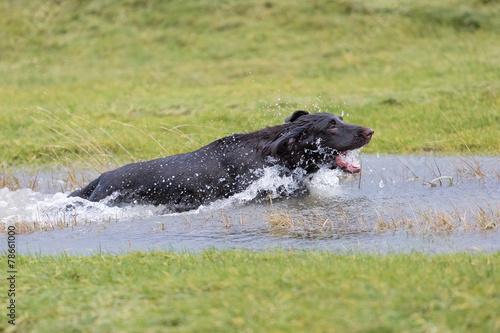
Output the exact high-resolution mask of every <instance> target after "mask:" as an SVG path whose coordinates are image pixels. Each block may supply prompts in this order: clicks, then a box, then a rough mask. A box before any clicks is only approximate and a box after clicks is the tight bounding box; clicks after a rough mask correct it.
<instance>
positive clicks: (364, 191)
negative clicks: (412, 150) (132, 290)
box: [0, 155, 500, 254]
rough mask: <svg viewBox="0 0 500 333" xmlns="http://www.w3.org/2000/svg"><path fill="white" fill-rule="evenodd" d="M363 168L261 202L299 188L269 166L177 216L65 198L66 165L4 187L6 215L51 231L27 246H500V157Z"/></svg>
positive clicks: (1, 207) (88, 250)
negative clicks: (238, 189)
mask: <svg viewBox="0 0 500 333" xmlns="http://www.w3.org/2000/svg"><path fill="white" fill-rule="evenodd" d="M476 163H477V165H476ZM361 166H362V170H363V171H362V173H361V174H357V175H354V176H352V175H350V176H346V175H342V174H341V173H340V172H339V171H337V170H320V172H318V174H316V175H315V176H314V177H313V178H312V179H311V180H310V182H309V184H308V186H309V190H310V195H309V196H308V197H305V198H293V199H281V200H280V199H277V198H275V199H273V200H272V202H271V200H264V201H263V202H253V201H252V200H250V199H251V198H253V197H254V196H255V195H256V193H257V192H258V191H259V190H260V189H267V190H269V191H270V192H271V197H273V190H275V189H277V188H278V187H279V186H281V187H283V186H285V187H288V188H290V190H293V186H294V184H293V181H292V178H291V177H290V178H278V177H277V174H276V172H275V170H272V169H269V170H267V171H266V173H265V174H264V176H263V178H262V179H260V180H259V181H258V182H257V183H255V184H254V185H253V186H251V188H249V189H248V190H247V191H245V192H243V193H240V194H237V195H235V196H233V197H232V198H229V199H224V200H220V201H218V202H216V203H214V204H212V205H210V206H208V207H200V208H199V209H198V210H196V211H191V212H186V213H177V214H171V213H168V211H167V210H166V208H165V207H161V206H158V207H155V206H133V205H128V206H123V207H108V206H106V205H105V204H103V203H90V202H87V201H85V200H83V199H80V198H67V197H66V195H67V193H69V189H68V188H67V185H66V184H67V182H66V180H65V178H66V174H65V173H64V172H50V173H39V174H38V175H37V176H36V181H35V182H34V181H33V180H34V177H33V176H30V175H28V174H22V175H20V177H19V178H20V182H21V184H24V185H25V187H26V188H21V189H19V190H16V191H11V190H9V189H7V188H3V189H0V219H1V223H4V224H9V223H14V222H24V223H25V225H27V226H33V225H36V226H37V228H40V226H42V227H44V229H46V230H42V231H40V230H38V231H34V232H26V233H20V234H18V235H17V238H16V243H17V244H16V245H17V248H18V251H19V252H20V253H47V254H50V253H61V252H67V253H70V254H93V253H96V252H101V251H103V252H111V253H122V252H127V251H130V250H154V249H164V250H171V251H185V250H187V251H190V252H197V251H201V250H203V249H207V248H217V249H235V248H243V249H249V250H266V249H272V248H284V249H292V248H293V249H317V250H328V251H339V252H344V251H366V252H377V253H390V252H410V251H424V252H428V253H440V252H455V251H476V250H479V251H498V250H500V232H499V231H498V225H499V224H500V186H499V185H500V158H499V157H474V158H471V157H467V158H459V157H436V158H434V157H431V156H396V155H394V156H392V155H389V156H387V155H386V156H383V155H380V156H378V155H377V156H375V155H364V156H362V158H361ZM477 166H479V169H478V168H477ZM478 171H479V172H478ZM480 172H482V173H484V175H483V174H480ZM95 175H96V174H95V173H94V174H92V175H91V176H89V175H87V178H88V179H91V178H92V177H93V176H95ZM30 183H31V186H32V187H33V185H36V187H35V189H34V190H32V189H30V188H28V187H29V186H30ZM481 214H483V217H484V218H481ZM450 221H451V222H450ZM484 221H486V222H484ZM490 222H493V223H490ZM276 223H280V224H283V226H282V227H278V226H276ZM488 223H490V224H488ZM62 225H64V226H66V227H62ZM19 229H21V227H18V231H20V230H19ZM0 237H2V236H0Z"/></svg>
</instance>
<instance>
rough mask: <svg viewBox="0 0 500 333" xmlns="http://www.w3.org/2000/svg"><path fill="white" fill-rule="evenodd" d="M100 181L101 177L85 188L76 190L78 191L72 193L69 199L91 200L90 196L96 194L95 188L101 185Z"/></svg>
mask: <svg viewBox="0 0 500 333" xmlns="http://www.w3.org/2000/svg"><path fill="white" fill-rule="evenodd" d="M99 179H101V177H98V178H96V179H94V180H93V181H91V182H90V183H89V184H88V185H87V186H85V187H84V188H81V189H79V190H76V191H74V192H72V193H71V194H70V195H68V197H80V198H83V199H88V198H90V196H91V195H92V193H93V192H94V190H95V188H96V187H97V185H98V184H99Z"/></svg>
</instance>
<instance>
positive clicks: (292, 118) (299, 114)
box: [285, 110, 309, 123]
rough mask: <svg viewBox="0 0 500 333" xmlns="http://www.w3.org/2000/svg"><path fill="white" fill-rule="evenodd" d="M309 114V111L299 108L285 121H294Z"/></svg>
mask: <svg viewBox="0 0 500 333" xmlns="http://www.w3.org/2000/svg"><path fill="white" fill-rule="evenodd" d="M306 114H309V112H307V111H302V110H297V111H295V112H294V113H292V115H291V116H290V117H287V118H285V123H291V122H292V121H295V120H297V119H298V118H299V117H302V116H305V115H306Z"/></svg>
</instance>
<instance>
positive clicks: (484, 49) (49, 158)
mask: <svg viewBox="0 0 500 333" xmlns="http://www.w3.org/2000/svg"><path fill="white" fill-rule="evenodd" d="M0 10H1V12H3V13H8V15H2V17H1V18H0V28H1V30H2V31H3V32H4V37H3V38H0V50H1V53H0V57H1V60H2V61H0V71H1V73H2V75H1V76H0V91H1V96H2V98H1V100H2V102H1V103H0V112H1V115H2V118H3V121H2V122H1V123H0V154H1V156H2V161H3V163H4V165H33V166H39V165H47V164H54V163H55V164H80V165H82V166H88V163H89V161H92V166H93V167H96V166H97V165H98V164H99V163H102V165H108V164H109V163H111V164H112V165H115V164H119V163H124V162H129V161H133V160H140V159H152V158H155V157H159V156H166V155H170V154H175V153H179V152H185V151H189V150H192V149H195V148H197V147H199V146H201V145H204V144H207V143H209V142H211V141H213V140H215V139H217V138H219V137H222V136H224V135H227V134H229V133H231V132H248V131H252V130H256V129H259V128H262V127H264V126H268V125H275V124H278V123H281V122H282V121H283V119H284V118H285V117H286V116H287V115H288V114H289V113H291V112H292V111H293V110H295V109H306V110H309V111H312V112H317V111H328V112H334V113H338V114H341V113H344V114H345V115H348V117H347V118H346V120H347V121H348V122H352V123H358V124H362V125H366V126H370V127H373V128H374V129H375V130H376V134H375V136H374V139H373V140H372V142H371V143H370V145H369V146H367V147H366V148H365V149H364V152H366V153H377V152H380V153H423V152H428V151H432V152H436V153H439V154H460V153H467V152H468V151H467V148H466V147H465V145H464V141H465V142H466V143H467V145H468V146H469V147H470V149H471V150H472V152H473V153H474V154H493V155H498V153H499V146H500V136H499V135H498V134H499V130H498V128H499V127H498V124H499V123H500V111H499V105H500V103H499V102H500V94H499V92H500V43H499V36H500V34H499V33H500V20H499V19H498V17H500V1H496V0H489V1H488V0H483V1H479V0H476V1H474V0H470V1H465V0H445V1H440V2H435V1H430V0H424V1H409V0H408V1H404V0H402V1H391V0H376V1H347V0H337V1H327V0H317V1H284V0H266V1H263V0H246V1H237V0H235V1H214V0H210V1H208V0H206V1H205V0H200V1H178V0H172V1H160V0H158V1H145V0H127V1H118V0H107V1H97V0H95V1H78V0H68V1H55V0H50V1H27V0H14V1H4V2H2V3H0ZM447 118H448V119H449V121H448V120H447ZM127 124H128V125H131V126H127ZM179 126H180V127H179ZM462 138H463V140H462Z"/></svg>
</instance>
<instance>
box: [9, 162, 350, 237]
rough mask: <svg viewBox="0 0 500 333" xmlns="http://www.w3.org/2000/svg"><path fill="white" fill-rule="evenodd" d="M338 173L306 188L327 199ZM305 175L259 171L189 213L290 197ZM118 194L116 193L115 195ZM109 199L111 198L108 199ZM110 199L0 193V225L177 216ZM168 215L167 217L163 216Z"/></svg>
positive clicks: (319, 177) (279, 170)
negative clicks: (226, 194)
mask: <svg viewBox="0 0 500 333" xmlns="http://www.w3.org/2000/svg"><path fill="white" fill-rule="evenodd" d="M340 173H341V172H340V171H339V170H326V169H325V170H320V172H318V174H317V175H315V176H314V177H312V178H310V179H309V181H308V182H307V187H308V189H309V190H310V191H311V192H312V193H316V194H318V195H320V196H331V195H334V194H335V193H336V191H337V190H338V187H339V179H338V176H339V175H340ZM304 177H305V171H304V170H301V169H298V170H295V171H294V173H292V174H289V175H283V170H282V167H279V166H273V167H268V168H265V169H264V170H262V174H261V176H260V177H259V178H258V179H257V180H256V181H255V182H253V183H252V184H251V185H250V186H249V187H248V188H247V189H246V190H244V191H243V192H240V193H237V194H235V195H233V196H231V197H229V198H227V199H220V200H217V201H215V202H213V203H211V204H209V205H207V206H201V207H199V208H198V209H196V210H194V211H191V213H195V214H196V213H201V212H206V211H217V210H220V209H227V208H230V207H234V206H235V205H243V204H245V203H248V202H251V201H252V200H254V199H256V198H259V197H262V194H265V198H269V197H271V198H272V199H275V198H278V197H280V196H287V195H292V194H293V193H294V192H295V191H297V190H299V189H300V186H301V184H300V183H299V182H298V181H297V179H303V178H304ZM116 194H118V193H116ZM111 197H112V196H111ZM111 199H112V198H110V197H108V198H106V199H105V200H103V201H101V202H90V201H88V200H84V199H82V198H79V197H68V196H67V193H61V192H58V193H41V192H36V191H33V190H31V189H19V190H15V191H12V190H9V189H8V188H2V189H0V222H1V223H5V224H10V223H14V222H25V223H28V224H31V225H33V224H37V225H38V226H39V227H41V228H44V227H49V228H50V227H55V226H68V225H79V224H89V223H100V222H104V221H119V220H142V219H147V218H151V217H154V216H167V215H178V214H172V213H170V212H169V209H168V208H169V207H168V206H153V205H133V204H130V205H122V206H108V205H107V203H108V202H110V200H111ZM167 212H168V213H167Z"/></svg>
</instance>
